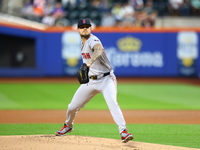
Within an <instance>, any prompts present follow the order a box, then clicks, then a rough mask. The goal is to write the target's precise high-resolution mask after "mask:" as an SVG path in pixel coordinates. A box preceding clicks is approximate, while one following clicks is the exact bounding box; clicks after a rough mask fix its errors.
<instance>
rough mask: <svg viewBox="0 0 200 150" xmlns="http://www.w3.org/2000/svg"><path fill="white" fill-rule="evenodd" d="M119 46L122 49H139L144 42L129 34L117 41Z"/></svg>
mask: <svg viewBox="0 0 200 150" xmlns="http://www.w3.org/2000/svg"><path fill="white" fill-rule="evenodd" d="M117 46H118V48H119V50H121V51H126V52H127V51H129V52H131V51H139V50H140V48H141V46H142V42H141V41H140V40H139V39H137V38H134V37H131V36H127V37H125V38H121V39H119V40H118V41H117Z"/></svg>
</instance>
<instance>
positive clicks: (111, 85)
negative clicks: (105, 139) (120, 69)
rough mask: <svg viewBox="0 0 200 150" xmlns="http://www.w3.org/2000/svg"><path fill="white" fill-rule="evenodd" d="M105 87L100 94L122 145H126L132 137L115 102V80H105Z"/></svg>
mask: <svg viewBox="0 0 200 150" xmlns="http://www.w3.org/2000/svg"><path fill="white" fill-rule="evenodd" d="M105 81H106V86H105V88H104V90H103V91H102V94H103V96H104V98H105V100H106V103H107V105H108V107H109V110H110V113H111V115H112V117H113V120H114V121H115V123H116V124H117V125H118V129H119V133H120V135H121V139H122V142H123V143H126V142H128V141H130V140H132V139H133V135H132V134H130V133H128V131H127V128H126V122H125V119H124V116H123V114H122V111H121V109H120V107H119V105H118V102H117V88H116V81H115V80H112V79H110V80H105Z"/></svg>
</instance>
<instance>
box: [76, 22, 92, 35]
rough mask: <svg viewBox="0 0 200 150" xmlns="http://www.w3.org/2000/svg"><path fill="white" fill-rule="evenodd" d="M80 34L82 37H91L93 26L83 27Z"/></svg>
mask: <svg viewBox="0 0 200 150" xmlns="http://www.w3.org/2000/svg"><path fill="white" fill-rule="evenodd" d="M78 32H79V34H80V36H81V37H89V36H90V34H91V26H88V25H82V26H80V27H79V28H78Z"/></svg>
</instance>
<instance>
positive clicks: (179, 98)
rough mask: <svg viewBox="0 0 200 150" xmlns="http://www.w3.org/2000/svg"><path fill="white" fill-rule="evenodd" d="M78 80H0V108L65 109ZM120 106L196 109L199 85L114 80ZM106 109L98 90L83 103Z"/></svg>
mask: <svg viewBox="0 0 200 150" xmlns="http://www.w3.org/2000/svg"><path fill="white" fill-rule="evenodd" d="M78 86H79V85H78V84H52V83H51V84H50V83H49V84H44V83H42V84H39V83H36V84H33V83H32V84H28V83H27V84H0V109H66V108H67V106H68V104H69V103H70V101H71V99H72V97H73V94H74V92H75V91H76V89H77V88H78ZM118 102H119V105H120V107H121V108H122V109H128V110H131V109H141V110H143V109H148V110H155V109H156V110H159V109H162V110H163V109H165V110H200V87H199V86H192V85H186V84H118ZM85 109H89V110H96V109H98V110H106V109H108V108H107V105H106V103H105V101H104V99H103V96H102V95H101V94H98V95H97V96H96V97H94V98H93V99H92V100H91V101H90V102H89V103H88V104H87V105H86V107H85Z"/></svg>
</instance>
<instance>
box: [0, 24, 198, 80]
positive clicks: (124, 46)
mask: <svg viewBox="0 0 200 150" xmlns="http://www.w3.org/2000/svg"><path fill="white" fill-rule="evenodd" d="M0 34H4V35H10V36H15V37H25V38H33V39H34V40H35V56H34V57H35V67H34V68H32V67H30V68H29V67H0V76H1V77H9V76H10V77H15V76H21V77H26V76H27V77H29V76H30V77H33V76H39V77H46V76H75V75H76V72H77V69H78V68H79V66H80V65H81V63H82V61H81V54H80V37H79V35H78V33H77V32H74V31H70V30H68V31H65V32H50V31H48V32H42V31H30V30H26V29H19V28H11V27H5V26H0ZM93 34H94V35H96V36H97V37H99V39H100V40H101V41H102V43H103V46H104V48H105V51H106V54H107V56H108V58H109V60H110V62H111V64H112V66H113V69H114V71H115V74H116V75H117V76H119V77H120V76H121V77H136V76H143V77H152V76H153V77H178V76H188V77H191V76H194V77H198V74H200V54H199V49H200V44H199V43H200V33H199V32H194V31H192V30H191V31H177V32H174V31H173V32H165V31H163V32H153V31H152V32H141V33H139V32H93ZM9 43H10V41H8V42H7V44H9ZM0 44H1V42H0ZM0 51H1V50H0ZM0 62H1V61H0ZM0 66H1V65H0Z"/></svg>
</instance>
